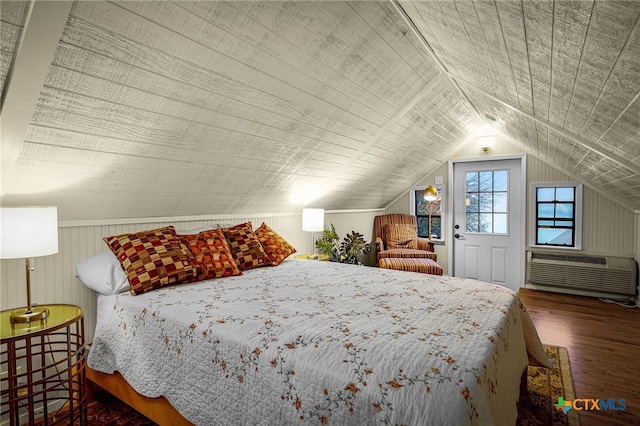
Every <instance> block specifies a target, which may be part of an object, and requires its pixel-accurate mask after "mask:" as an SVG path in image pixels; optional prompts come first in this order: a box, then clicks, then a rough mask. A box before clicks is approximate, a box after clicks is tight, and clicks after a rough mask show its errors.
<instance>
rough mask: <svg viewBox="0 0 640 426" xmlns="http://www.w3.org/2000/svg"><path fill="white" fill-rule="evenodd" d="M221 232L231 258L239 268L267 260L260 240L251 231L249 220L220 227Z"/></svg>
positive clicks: (249, 266)
mask: <svg viewBox="0 0 640 426" xmlns="http://www.w3.org/2000/svg"><path fill="white" fill-rule="evenodd" d="M222 232H223V233H224V237H225V238H226V239H227V243H229V247H230V248H231V254H232V255H233V259H234V260H235V261H236V265H238V267H239V268H240V269H241V270H245V269H251V268H256V267H258V266H264V265H266V264H267V262H268V260H267V258H266V256H265V254H264V250H263V249H262V246H261V245H260V241H258V238H257V237H256V235H255V234H254V233H253V228H252V226H251V222H246V223H241V224H239V225H234V226H230V227H228V228H222Z"/></svg>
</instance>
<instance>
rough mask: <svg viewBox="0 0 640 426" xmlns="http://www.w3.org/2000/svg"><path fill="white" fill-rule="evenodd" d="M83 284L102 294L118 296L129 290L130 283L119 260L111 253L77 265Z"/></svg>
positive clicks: (91, 257)
mask: <svg viewBox="0 0 640 426" xmlns="http://www.w3.org/2000/svg"><path fill="white" fill-rule="evenodd" d="M76 272H77V273H78V277H79V278H80V281H82V283H83V284H84V285H85V286H87V287H89V288H90V289H91V290H93V291H96V292H98V293H100V294H106V295H108V294H116V293H122V292H123V291H126V290H129V281H128V280H127V276H126V275H125V273H124V270H122V266H121V265H120V262H119V261H118V258H117V257H116V256H115V255H114V254H113V252H111V251H104V252H102V253H98V254H94V255H93V256H89V257H87V258H86V259H84V260H81V261H80V262H78V264H77V265H76Z"/></svg>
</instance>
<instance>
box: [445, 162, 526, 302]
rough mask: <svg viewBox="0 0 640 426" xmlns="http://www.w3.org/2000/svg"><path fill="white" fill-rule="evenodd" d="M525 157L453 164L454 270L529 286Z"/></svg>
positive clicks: (466, 275)
mask: <svg viewBox="0 0 640 426" xmlns="http://www.w3.org/2000/svg"><path fill="white" fill-rule="evenodd" d="M521 163H522V160H521V159H509V160H493V161H474V162H457V163H453V198H452V202H453V234H454V238H452V239H451V241H453V271H454V276H456V277H463V278H475V279H479V280H482V281H488V282H491V283H495V284H501V285H504V286H506V287H509V288H512V289H513V290H517V289H518V288H520V287H521V286H522V283H523V282H524V277H523V274H524V246H523V244H524V240H523V238H524V223H523V222H524V215H523V212H524V200H525V194H524V192H525V191H524V187H523V186H522V175H521V168H522V166H521Z"/></svg>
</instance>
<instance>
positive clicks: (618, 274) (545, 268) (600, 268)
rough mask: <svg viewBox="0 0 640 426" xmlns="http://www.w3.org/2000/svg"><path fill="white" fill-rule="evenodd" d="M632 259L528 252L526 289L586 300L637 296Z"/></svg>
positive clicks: (634, 265) (634, 268)
mask: <svg viewBox="0 0 640 426" xmlns="http://www.w3.org/2000/svg"><path fill="white" fill-rule="evenodd" d="M636 283H637V266H636V261H635V260H634V259H633V258H626V257H616V256H590V255H576V254H561V253H549V252H542V251H540V252H538V251H536V252H528V254H527V285H528V286H529V287H532V288H539V289H542V290H550V291H557V292H565V293H572V294H582V295H586V296H596V297H609V298H629V297H632V296H633V295H635V293H636V285H637V284H636Z"/></svg>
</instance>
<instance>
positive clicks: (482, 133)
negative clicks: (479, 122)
mask: <svg viewBox="0 0 640 426" xmlns="http://www.w3.org/2000/svg"><path fill="white" fill-rule="evenodd" d="M495 139H496V130H495V129H494V128H493V127H491V126H488V125H484V126H481V127H480V128H479V129H478V130H477V131H476V141H477V143H478V147H479V148H480V149H481V150H482V152H484V153H485V154H486V153H488V152H489V151H490V150H491V148H493V143H494V142H495Z"/></svg>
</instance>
